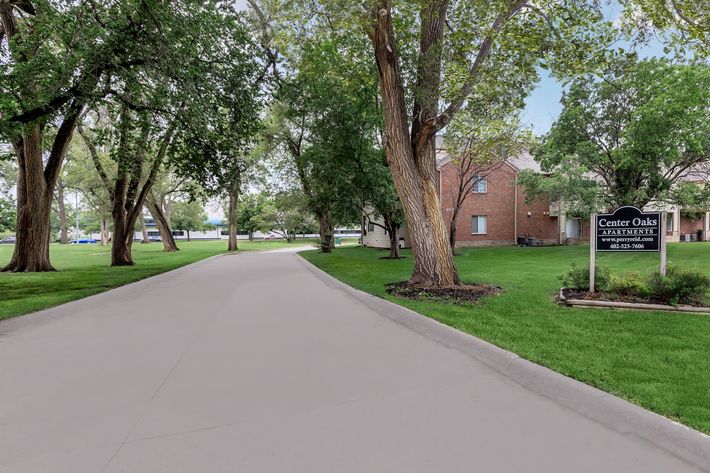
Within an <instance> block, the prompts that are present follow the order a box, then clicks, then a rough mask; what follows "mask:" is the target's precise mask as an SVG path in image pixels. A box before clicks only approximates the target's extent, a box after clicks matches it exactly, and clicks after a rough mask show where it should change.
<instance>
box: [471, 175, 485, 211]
mask: <svg viewBox="0 0 710 473" xmlns="http://www.w3.org/2000/svg"><path fill="white" fill-rule="evenodd" d="M481 182H485V183H486V190H485V191H479V190H478V187H477V186H478V185H479V184H480V183H481ZM471 192H472V193H473V194H488V177H486V176H482V177H481V178H480V179H478V180H477V179H476V176H473V183H472V184H471ZM481 216H482V217H484V215H481Z"/></svg>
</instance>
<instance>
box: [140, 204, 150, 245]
mask: <svg viewBox="0 0 710 473" xmlns="http://www.w3.org/2000/svg"><path fill="white" fill-rule="evenodd" d="M138 219H139V221H140V224H141V234H142V235H143V240H142V241H141V243H143V244H146V243H150V235H148V229H147V228H146V227H145V216H144V215H143V211H142V209H141V212H140V214H139V215H138Z"/></svg>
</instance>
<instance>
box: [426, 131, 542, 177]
mask: <svg viewBox="0 0 710 473" xmlns="http://www.w3.org/2000/svg"><path fill="white" fill-rule="evenodd" d="M449 161H451V156H450V155H449V153H448V151H446V148H445V147H444V138H443V137H442V136H440V135H437V136H436V167H437V168H441V166H443V165H444V164H446V163H448V162H449ZM506 162H507V163H508V164H509V165H510V166H512V167H514V168H515V169H516V170H517V171H523V170H526V169H529V170H531V171H533V172H542V169H541V168H540V163H538V162H537V161H535V158H533V156H532V155H531V154H530V153H529V152H528V151H524V152H523V153H521V154H520V155H518V156H515V157H512V158H508V159H507V160H506Z"/></svg>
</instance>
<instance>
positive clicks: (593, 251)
mask: <svg viewBox="0 0 710 473" xmlns="http://www.w3.org/2000/svg"><path fill="white" fill-rule="evenodd" d="M589 231H590V235H589V292H594V283H595V282H596V281H595V279H596V278H595V276H596V273H597V214H592V218H591V220H590V221H589Z"/></svg>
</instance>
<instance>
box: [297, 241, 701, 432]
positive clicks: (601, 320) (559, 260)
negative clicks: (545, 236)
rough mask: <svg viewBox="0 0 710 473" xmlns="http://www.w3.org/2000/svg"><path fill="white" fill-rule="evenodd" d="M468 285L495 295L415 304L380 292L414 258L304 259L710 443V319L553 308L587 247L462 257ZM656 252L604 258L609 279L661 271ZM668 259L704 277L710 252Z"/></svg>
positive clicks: (336, 255)
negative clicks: (495, 290)
mask: <svg viewBox="0 0 710 473" xmlns="http://www.w3.org/2000/svg"><path fill="white" fill-rule="evenodd" d="M459 251H460V252H461V253H462V255H461V256H458V257H457V258H456V262H457V265H458V268H459V272H460V274H461V278H462V279H463V280H464V281H466V282H476V283H486V284H494V285H498V286H501V287H502V288H503V293H502V294H500V295H498V296H492V297H488V298H485V299H484V300H483V301H481V302H480V303H478V304H476V305H459V304H453V303H442V302H433V301H412V300H405V299H401V298H397V297H394V296H392V295H390V294H388V293H386V292H385V284H386V283H389V282H395V281H402V280H405V279H407V278H408V277H409V276H410V274H411V270H412V256H411V252H409V251H404V252H403V255H404V256H406V259H403V260H382V259H379V257H381V256H382V255H383V252H382V251H378V250H375V249H369V248H343V249H337V250H336V251H335V252H333V253H331V254H323V253H319V252H317V251H306V252H302V253H301V255H302V256H303V257H304V258H306V259H307V260H308V261H310V262H312V263H313V264H315V265H316V266H318V267H319V268H321V269H323V270H324V271H326V272H328V273H330V274H331V275H333V276H335V277H336V278H338V279H340V280H341V281H343V282H345V283H347V284H349V285H351V286H353V287H355V288H357V289H360V290H363V291H365V292H369V293H371V294H374V295H377V296H380V297H382V298H385V299H387V300H390V301H393V302H395V303H397V304H400V305H403V306H405V307H408V308H410V309H413V310H415V311H417V312H419V313H421V314H423V315H426V316H428V317H431V318H433V319H435V320H438V321H440V322H442V323H445V324H447V325H450V326H452V327H454V328H456V329H458V330H461V331H463V332H466V333H469V334H472V335H475V336H477V337H480V338H482V339H484V340H487V341H489V342H491V343H494V344H496V345H498V346H499V347H502V348H504V349H506V350H510V351H512V352H515V353H517V354H519V355H520V356H522V357H523V358H526V359H528V360H530V361H533V362H535V363H539V364H541V365H544V366H547V367H549V368H551V369H553V370H555V371H558V372H560V373H562V374H565V375H567V376H570V377H572V378H575V379H578V380H580V381H582V382H585V383H587V384H590V385H593V386H596V387H598V388H600V389H602V390H604V391H607V392H609V393H612V394H615V395H617V396H620V397H622V398H624V399H627V400H629V401H631V402H633V403H636V404H638V405H640V406H642V407H645V408H647V409H650V410H652V411H655V412H657V413H659V414H662V415H664V416H666V417H669V418H671V419H674V420H677V421H679V422H681V423H683V424H686V425H688V426H690V427H693V428H695V429H698V430H700V431H702V432H705V433H707V434H710V317H708V316H706V315H695V314H679V313H669V312H643V311H632V310H613V309H572V308H568V307H562V306H559V305H558V304H556V303H555V300H554V297H555V294H556V293H557V291H559V288H560V281H559V279H558V276H559V275H560V274H561V273H562V272H564V271H565V270H567V269H569V267H570V265H571V264H572V263H573V262H576V263H577V264H578V265H584V264H587V263H588V260H589V247H585V246H577V247H575V246H568V247H543V248H518V247H506V248H476V249H461V250H459ZM658 258H659V256H658V254H657V253H626V254H621V253H605V254H600V255H598V258H597V264H600V265H604V266H607V267H609V268H610V270H611V272H612V273H617V274H619V273H623V272H628V271H644V272H645V271H647V272H650V271H654V270H658V263H659V261H658ZM668 260H669V263H670V264H675V265H677V266H680V267H682V268H684V269H693V270H699V271H702V272H705V273H706V274H708V275H710V243H686V244H669V246H668Z"/></svg>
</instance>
